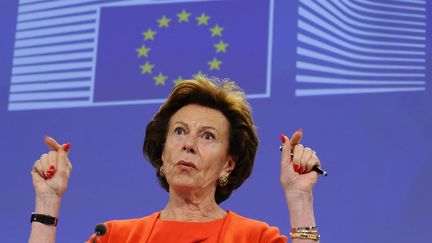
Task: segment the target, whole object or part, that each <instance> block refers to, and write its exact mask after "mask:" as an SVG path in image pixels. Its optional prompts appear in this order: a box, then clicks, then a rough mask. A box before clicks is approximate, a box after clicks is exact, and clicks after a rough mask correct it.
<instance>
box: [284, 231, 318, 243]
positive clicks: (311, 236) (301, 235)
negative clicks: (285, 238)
mask: <svg viewBox="0 0 432 243" xmlns="http://www.w3.org/2000/svg"><path fill="white" fill-rule="evenodd" d="M290 237H291V239H302V240H314V241H318V240H319V239H320V235H319V234H317V233H293V232H290Z"/></svg>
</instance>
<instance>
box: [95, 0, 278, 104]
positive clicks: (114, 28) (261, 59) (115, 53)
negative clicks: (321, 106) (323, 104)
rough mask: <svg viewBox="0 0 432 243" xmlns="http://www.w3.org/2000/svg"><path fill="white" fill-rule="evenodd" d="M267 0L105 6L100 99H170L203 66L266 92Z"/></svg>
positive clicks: (99, 64) (249, 88) (99, 67)
mask: <svg viewBox="0 0 432 243" xmlns="http://www.w3.org/2000/svg"><path fill="white" fill-rule="evenodd" d="M269 13H270V7H269V2H268V1H250V2H247V4H246V3H245V2H243V1H215V2H194V3H169V4H151V5H138V6H115V7H103V8H102V9H101V13H100V26H99V36H98V49H97V64H96V77H95V86H94V101H95V102H98V101H126V100H147V99H163V98H165V97H166V96H167V95H168V93H169V91H170V90H171V89H172V87H173V85H175V84H176V83H177V82H180V81H181V80H182V79H189V78H192V77H193V76H194V75H197V74H204V75H208V76H216V77H220V78H230V79H232V80H234V81H236V82H237V83H238V84H239V85H240V87H242V88H243V89H245V91H246V93H247V94H264V93H266V92H267V81H269V80H267V63H268V60H267V56H268V51H269V43H268V39H269V38H268V37H269V21H270V20H269V19H270V17H269Z"/></svg>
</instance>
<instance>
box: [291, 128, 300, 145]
mask: <svg viewBox="0 0 432 243" xmlns="http://www.w3.org/2000/svg"><path fill="white" fill-rule="evenodd" d="M302 137H303V129H301V128H300V129H298V130H297V131H295V132H294V134H293V135H292V137H291V141H290V144H291V146H293V147H294V146H295V145H297V144H299V143H300V142H301V139H302Z"/></svg>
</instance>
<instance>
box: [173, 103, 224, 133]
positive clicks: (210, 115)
mask: <svg viewBox="0 0 432 243" xmlns="http://www.w3.org/2000/svg"><path fill="white" fill-rule="evenodd" d="M176 122H183V123H186V124H187V125H188V126H198V127H202V126H209V127H213V128H215V129H218V130H220V131H228V127H229V122H228V119H227V118H226V117H225V115H224V114H223V113H222V112H220V111H219V110H215V109H212V108H209V107H205V106H201V105H196V104H189V105H186V106H184V107H182V108H181V109H179V110H178V111H177V112H176V113H174V115H173V116H172V117H171V119H170V125H171V124H174V123H176Z"/></svg>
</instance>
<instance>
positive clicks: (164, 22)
mask: <svg viewBox="0 0 432 243" xmlns="http://www.w3.org/2000/svg"><path fill="white" fill-rule="evenodd" d="M170 21H171V19H169V18H167V17H166V16H165V15H164V16H162V18H161V19H158V20H157V22H158V23H159V28H162V27H167V28H168V27H169V22H170Z"/></svg>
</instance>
